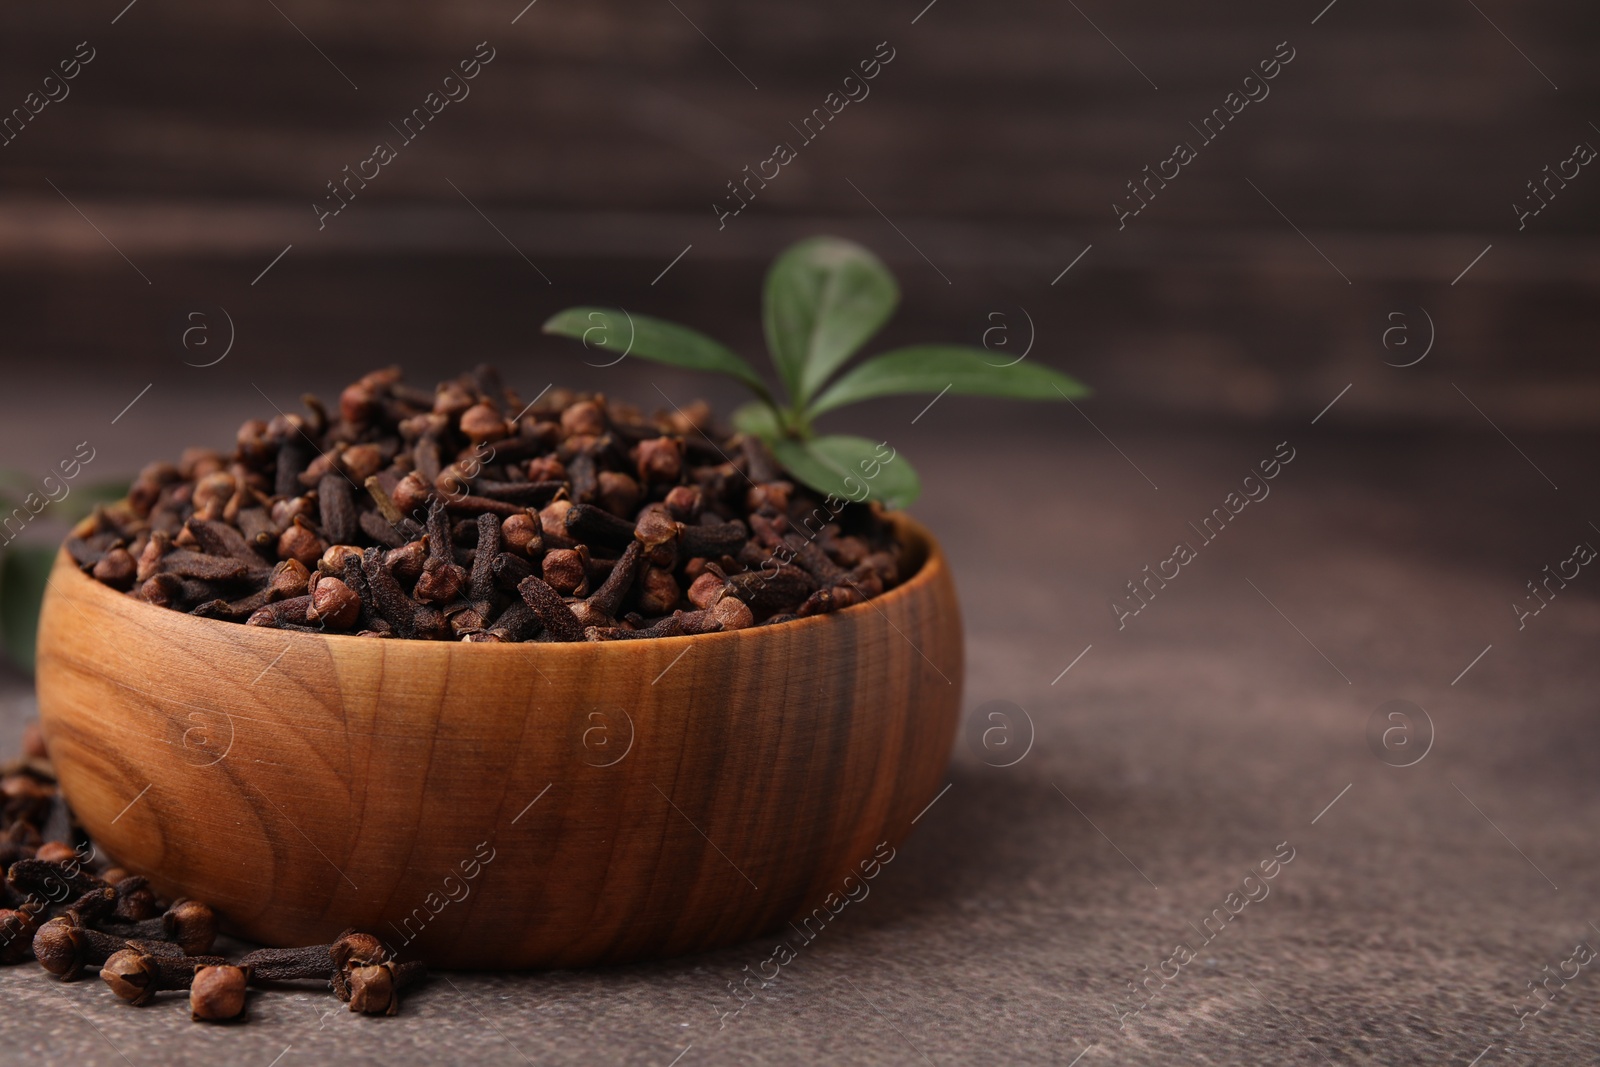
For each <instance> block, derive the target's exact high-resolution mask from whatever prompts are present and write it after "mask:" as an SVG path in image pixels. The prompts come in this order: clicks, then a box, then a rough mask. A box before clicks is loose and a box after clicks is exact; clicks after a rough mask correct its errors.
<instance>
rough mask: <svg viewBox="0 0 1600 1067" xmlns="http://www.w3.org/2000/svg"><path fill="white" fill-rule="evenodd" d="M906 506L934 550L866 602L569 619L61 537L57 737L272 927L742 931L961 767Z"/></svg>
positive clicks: (99, 799) (138, 865) (590, 950)
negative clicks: (550, 635) (556, 629)
mask: <svg viewBox="0 0 1600 1067" xmlns="http://www.w3.org/2000/svg"><path fill="white" fill-rule="evenodd" d="M897 522H898V524H899V528H900V533H901V537H902V539H903V540H904V542H905V544H906V546H907V549H908V552H907V553H906V555H907V558H908V563H909V566H910V567H912V568H914V569H915V573H914V574H913V575H912V576H911V577H910V579H909V580H908V581H906V582H905V583H904V584H903V585H900V586H898V587H896V588H895V589H893V590H891V591H890V592H888V593H887V594H885V595H884V596H881V597H879V598H877V599H875V600H872V601H869V602H867V603H865V604H858V605H856V606H854V607H851V608H848V609H846V610H844V611H840V612H838V613H836V614H833V615H823V616H817V617H813V618H809V619H803V620H799V621H796V622H790V623H786V624H782V625H778V626H770V627H760V628H755V629H749V630H740V631H735V632H730V633H720V634H709V635H705V636H700V637H676V638H664V639H660V640H653V641H626V642H605V643H579V644H521V645H492V644H465V643H456V642H433V641H400V640H378V639H375V638H363V637H353V636H347V635H329V636H324V635H322V634H309V633H299V632H288V631H282V630H269V629H261V628H257V627H251V626H242V625H239V624H237V623H229V622H221V621H216V620H210V619H199V618H195V617H193V616H189V615H185V614H182V613H179V612H175V611H171V610H168V609H165V608H157V607H153V606H151V605H149V604H145V603H141V602H138V601H134V600H132V599H130V598H128V597H126V596H124V595H122V594H120V593H118V592H116V591H115V590H112V589H110V588H108V587H106V586H104V585H101V584H100V583H98V582H96V581H95V580H93V579H92V578H90V577H88V576H86V575H84V574H83V573H82V572H80V571H79V570H78V569H77V567H75V566H74V565H73V563H72V561H71V560H70V559H69V558H68V557H67V556H66V554H65V553H64V552H63V553H62V555H61V556H60V558H59V559H58V560H57V561H56V566H55V570H54V573H53V574H52V576H51V582H50V587H49V591H48V594H47V596H46V598H45V603H44V611H43V616H42V618H41V620H40V628H39V653H38V686H39V710H40V714H41V718H42V721H43V728H44V734H45V740H46V744H47V746H48V748H49V752H50V757H51V759H52V760H53V761H54V762H55V766H56V770H57V772H58V773H59V775H60V778H61V784H62V787H63V789H64V790H65V792H66V795H67V797H68V799H69V800H70V802H71V804H72V808H73V810H74V811H75V812H76V813H77V815H78V818H79V819H80V820H81V821H82V823H83V825H84V827H85V828H86V829H87V830H88V831H89V833H90V834H91V835H93V837H94V839H95V841H96V842H97V843H98V844H99V846H100V847H101V848H103V849H104V850H105V851H106V852H107V853H109V854H110V855H111V856H113V857H115V858H116V860H117V861H118V862H119V863H120V864H121V865H123V866H124V867H126V868H127V869H128V870H130V871H133V872H136V873H138V874H143V875H147V876H148V877H149V878H150V880H151V882H152V883H153V884H154V885H155V886H156V888H157V889H158V890H159V891H160V892H161V893H162V894H165V895H168V896H174V897H176V896H191V897H194V898H196V899H199V900H204V901H206V902H208V903H210V904H211V905H212V906H213V907H215V908H217V909H218V911H219V912H220V913H221V914H222V916H223V918H224V924H225V928H226V929H229V930H231V931H232V932H234V933H236V934H238V935H240V936H243V937H245V938H249V939H251V940H255V941H260V942H265V943H267V944H273V945H290V944H296V945H298V944H314V943H321V942H326V941H328V940H330V938H331V937H333V936H335V935H337V934H338V933H339V931H340V930H342V929H344V928H345V927H347V926H356V927H358V928H360V929H362V930H368V931H371V932H372V933H375V934H377V935H378V936H380V937H382V938H384V939H385V940H387V941H388V942H389V944H390V945H391V947H393V948H395V949H396V950H398V951H400V952H402V953H404V954H407V955H411V954H416V955H420V956H421V957H422V958H424V959H427V960H428V961H429V962H431V963H434V964H436V965H438V966H441V967H507V968H509V967H571V966H578V965H585V964H598V963H618V962H623V961H628V960H639V959H646V958H651V957H659V956H671V955H678V954H681V953H689V952H698V951H702V950H705V949H709V948H712V947H715V946H718V945H725V944H729V943H732V942H737V941H741V940H744V939H747V938H750V937H753V936H755V935H757V934H760V933H763V932H766V931H769V930H773V929H776V928H779V927H782V926H784V924H785V923H787V922H788V921H789V920H791V919H792V918H794V917H796V916H797V915H798V914H800V913H801V912H807V911H810V910H811V909H812V908H814V907H815V906H817V905H818V904H820V903H822V902H823V901H824V900H825V899H826V898H827V896H828V894H830V893H833V894H838V895H839V896H840V897H843V896H844V894H845V892H846V889H847V888H850V887H853V886H855V885H856V884H857V883H856V882H855V881H852V882H851V883H850V884H849V886H846V885H845V883H844V880H845V878H846V877H847V876H848V875H851V874H852V873H854V874H856V876H857V878H859V877H860V868H861V865H862V864H863V863H864V862H868V861H872V860H873V858H874V853H875V850H878V847H879V845H880V843H881V842H888V843H889V846H893V845H895V844H898V843H899V842H900V841H901V840H902V839H903V838H904V837H905V836H906V835H907V834H908V833H909V832H910V830H911V824H912V821H913V820H914V819H915V818H916V817H917V816H918V815H919V814H920V813H921V811H922V810H923V808H924V806H925V805H927V804H928V803H929V802H930V801H931V800H932V799H933V798H934V796H935V791H936V790H937V789H938V788H939V784H940V781H941V780H942V778H943V775H944V770H945V765H946V762H947V760H948V759H949V755H950V747H951V744H952V742H953V740H954V736H955V730H956V724H957V719H958V715H959V704H960V698H961V683H962V637H961V621H960V615H959V608H958V606H957V603H956V594H955V587H954V583H953V582H952V581H951V578H950V573H949V570H948V569H947V567H946V564H945V560H944V557H943V555H942V554H941V553H940V550H939V547H938V545H937V543H936V542H935V541H934V540H933V538H932V537H931V536H930V535H929V534H928V533H927V531H925V530H924V529H922V527H920V526H919V525H917V524H916V523H914V522H911V521H910V520H908V519H905V518H898V519H897ZM889 854H891V853H890V852H889V850H888V849H887V848H885V849H882V850H881V851H880V853H879V855H878V856H877V859H878V860H880V861H881V860H882V859H883V857H884V856H885V855H889ZM873 873H875V874H876V873H877V870H876V869H873Z"/></svg>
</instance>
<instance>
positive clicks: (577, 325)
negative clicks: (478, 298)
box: [544, 307, 770, 399]
mask: <svg viewBox="0 0 1600 1067" xmlns="http://www.w3.org/2000/svg"><path fill="white" fill-rule="evenodd" d="M544 332H545V333H553V334H557V335H559V336H562V337H571V338H573V339H575V340H578V341H582V342H583V346H584V347H585V348H589V349H594V350H598V351H604V352H614V353H616V354H617V355H618V356H638V357H639V358H640V359H648V360H652V361H654V362H656V363H667V364H670V365H672V366H674V367H688V368H689V369H690V370H708V371H715V372H717V373H718V374H726V375H729V376H731V377H734V378H737V379H739V381H741V382H743V383H744V384H745V385H748V386H749V387H750V388H751V389H754V390H755V391H756V393H757V394H758V395H760V396H762V397H765V398H768V399H770V394H769V393H768V392H767V384H766V383H765V382H763V381H762V380H761V376H760V375H759V374H757V373H756V372H755V370H754V369H753V368H752V367H751V366H750V364H748V363H746V362H745V361H744V360H742V359H740V358H739V357H738V356H736V355H734V354H733V353H732V352H731V351H729V350H728V349H727V348H726V347H724V346H723V345H721V344H719V343H718V342H716V341H713V340H712V339H711V338H709V337H707V336H706V335H705V334H703V333H700V332H698V331H696V330H691V329H689V328H688V327H687V326H679V325H677V324H676V323H672V322H667V321H666V320H664V319H656V318H651V317H650V316H649V315H635V314H633V313H631V312H629V311H625V310H621V309H618V308H598V307H575V308H567V309H566V310H565V311H560V312H557V313H556V314H554V315H552V316H551V317H550V319H549V321H547V322H546V323H545V324H544Z"/></svg>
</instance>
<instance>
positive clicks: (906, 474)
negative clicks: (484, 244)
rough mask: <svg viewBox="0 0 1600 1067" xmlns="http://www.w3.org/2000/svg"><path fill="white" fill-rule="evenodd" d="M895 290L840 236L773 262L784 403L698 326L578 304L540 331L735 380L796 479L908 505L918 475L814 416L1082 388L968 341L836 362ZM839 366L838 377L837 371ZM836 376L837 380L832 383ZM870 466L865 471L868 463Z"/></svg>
mask: <svg viewBox="0 0 1600 1067" xmlns="http://www.w3.org/2000/svg"><path fill="white" fill-rule="evenodd" d="M899 302H900V288H899V286H897V285H896V284H895V280H894V276H893V275H892V274H890V273H889V270H888V268H886V267H885V266H884V265H883V263H882V262H881V261H879V259H878V257H877V256H874V255H873V254H872V253H871V252H869V251H867V250H866V249H865V248H863V247H861V246H860V245H858V244H855V243H854V242H852V241H846V240H844V239H843V238H839V237H810V238H807V239H806V240H803V241H801V242H799V243H798V244H795V245H792V246H791V247H790V248H788V249H787V250H786V251H785V252H784V253H783V254H782V255H780V256H779V257H778V258H777V259H776V260H775V261H774V262H773V264H772V267H771V269H769V270H768V272H767V280H766V285H765V287H764V288H763V290H762V298H761V321H762V326H763V329H764V331H765V334H766V339H767V350H768V354H769V355H770V356H771V358H772V363H773V366H774V367H775V368H776V369H777V372H778V378H779V380H780V381H781V382H782V384H783V390H784V394H785V395H786V397H787V401H780V400H779V399H777V398H776V396H775V394H774V392H773V390H771V389H769V388H768V386H767V383H766V382H765V381H764V380H763V379H762V377H761V375H760V374H758V373H757V372H756V370H755V368H754V367H752V366H751V365H750V364H749V363H748V362H746V361H745V360H744V359H742V358H740V357H739V356H738V355H737V354H735V353H734V352H733V351H732V350H731V349H729V348H727V347H726V346H724V345H722V344H720V343H719V342H717V341H714V340H712V339H711V338H709V337H707V336H706V335H704V334H702V333H699V332H698V331H696V330H691V329H689V328H688V327H685V326H678V325H675V324H673V323H670V322H665V321H663V320H661V319H656V318H651V317H649V316H645V315H634V314H632V313H630V312H627V311H622V310H619V309H616V308H601V307H575V308H568V309H567V310H565V311H562V312H559V313H558V314H556V315H554V316H552V317H551V318H550V320H549V321H548V322H546V323H545V324H544V332H545V333H549V334H557V335H559V336H562V337H571V338H573V339H575V340H579V341H582V342H583V343H584V344H585V345H586V346H587V347H589V348H592V349H597V350H600V351H605V352H611V353H615V354H617V355H632V356H637V357H639V358H640V359H648V360H652V361H654V362H657V363H666V364H670V365H672V366H675V367H687V368H689V369H691V370H704V371H713V372H715V373H718V374H725V375H727V376H728V377H731V378H734V379H736V380H737V381H739V382H740V383H741V384H743V385H744V386H746V387H747V388H749V389H750V390H751V391H752V392H754V393H755V394H756V397H757V398H758V399H756V400H754V401H752V402H751V403H748V404H745V405H744V406H743V407H740V408H739V409H738V410H737V411H735V412H734V413H733V425H734V427H735V428H736V429H738V430H739V431H740V432H741V433H747V434H751V435H754V436H756V437H759V438H760V439H761V440H763V441H764V442H766V444H767V445H768V447H770V448H771V449H772V452H773V455H774V456H775V457H776V458H777V460H778V462H780V463H782V464H783V466H784V468H785V469H786V470H787V471H788V472H789V474H790V475H792V476H793V477H794V478H795V479H796V480H797V481H800V482H802V483H804V484H805V485H808V486H810V487H811V488H813V489H815V490H817V491H819V492H824V493H833V494H836V495H839V496H844V497H848V498H850V499H859V497H858V496H857V495H856V493H854V492H852V489H854V490H856V491H859V490H860V488H861V486H862V485H863V479H866V480H867V481H870V482H871V485H872V492H873V493H875V494H876V495H877V497H878V499H880V500H882V501H883V502H884V503H885V504H886V505H888V506H889V507H905V506H907V505H909V504H911V503H912V502H914V501H915V500H916V498H917V495H918V493H920V492H921V482H920V480H919V479H918V477H917V473H916V471H915V470H913V469H912V468H911V465H910V464H909V463H907V462H906V460H905V459H904V457H899V456H895V458H893V459H892V460H889V461H885V460H884V459H883V456H882V454H881V451H880V450H881V448H882V447H883V446H882V445H881V444H880V443H877V442H873V441H870V440H868V439H867V438H864V437H852V436H848V435H843V434H828V435H823V436H818V435H817V434H816V433H815V432H814V430H813V429H812V424H813V422H814V421H815V420H816V418H817V416H819V415H822V414H824V413H825V412H829V411H833V410H836V409H838V408H841V407H844V406H846V405H849V404H855V403H858V402H860V401H862V400H869V399H872V398H874V397H880V396H896V395H905V394H913V393H924V394H925V393H936V394H942V393H945V392H950V393H955V394H958V395H966V396H999V397H1010V398H1012V399H1014V400H1062V399H1067V398H1077V397H1084V396H1088V395H1089V389H1088V387H1086V386H1085V385H1083V384H1082V383H1081V382H1079V381H1077V380H1076V379H1074V378H1069V377H1068V376H1067V375H1065V374H1062V373H1060V372H1059V371H1055V370H1051V369H1050V368H1049V367H1043V366H1040V365H1038V364H1036V363H1016V364H1013V365H1010V366H1004V365H995V364H993V363H991V362H990V361H989V359H988V358H987V357H988V356H989V355H990V353H989V352H988V351H986V350H985V349H982V348H977V347H973V346H969V345H913V346H910V347H907V348H897V349H894V350H893V351H890V352H885V353H882V354H881V355H877V356H873V357H871V358H870V359H866V360H863V361H862V362H860V363H858V364H856V365H855V367H853V368H852V369H850V370H848V371H845V373H843V374H839V373H838V372H839V371H840V370H841V369H843V367H844V366H845V364H846V363H848V362H849V361H850V359H851V357H853V356H854V355H855V354H856V353H857V352H859V351H860V350H861V348H862V346H863V345H865V344H866V343H867V341H869V340H870V339H871V338H872V336H873V335H874V334H876V333H877V332H878V331H879V330H880V329H882V328H883V326H884V324H885V323H887V322H888V321H889V319H890V317H891V316H893V315H894V311H895V308H896V306H897V305H898V304H899ZM836 375H837V376H836ZM830 381H831V383H832V384H829V383H830ZM869 472H870V473H869Z"/></svg>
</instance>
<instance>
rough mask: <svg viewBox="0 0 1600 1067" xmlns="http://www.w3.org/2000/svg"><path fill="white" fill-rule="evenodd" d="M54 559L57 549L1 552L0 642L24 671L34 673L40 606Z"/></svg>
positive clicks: (26, 547) (24, 548)
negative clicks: (34, 654) (1, 641)
mask: <svg viewBox="0 0 1600 1067" xmlns="http://www.w3.org/2000/svg"><path fill="white" fill-rule="evenodd" d="M55 558H56V552H55V549H53V548H46V547H43V546H40V545H22V546H16V547H12V548H8V549H6V550H5V552H4V553H0V640H3V642H4V644H5V650H6V654H7V655H9V656H10V657H11V659H12V660H13V661H14V662H15V663H16V665H17V666H18V667H21V668H22V669H23V670H25V671H30V672H31V671H32V670H33V653H34V647H35V645H36V643H37V641H38V637H39V605H40V603H41V602H42V601H43V600H44V590H45V580H46V579H47V578H48V577H49V576H50V568H51V567H52V566H53V565H54V564H55Z"/></svg>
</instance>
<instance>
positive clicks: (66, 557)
mask: <svg viewBox="0 0 1600 1067" xmlns="http://www.w3.org/2000/svg"><path fill="white" fill-rule="evenodd" d="M885 518H887V519H888V521H889V522H890V523H892V524H893V525H894V527H895V532H896V535H897V537H898V538H899V539H900V540H901V542H902V543H903V544H904V545H906V546H907V547H910V548H912V549H914V551H915V552H917V553H919V554H920V556H921V562H920V564H919V565H918V567H917V569H916V571H915V572H914V573H913V574H912V575H911V576H910V577H909V578H907V579H906V580H904V581H903V582H901V583H900V584H899V585H896V586H895V587H894V588H893V589H890V590H889V591H888V592H885V593H881V594H879V595H878V596H875V597H871V598H869V599H867V600H865V601H863V602H862V603H860V604H852V605H851V606H849V607H847V608H844V609H843V610H841V611H832V612H826V613H823V614H820V615H812V616H809V617H806V618H800V619H791V620H789V621H788V622H785V623H779V624H778V625H776V626H749V627H745V628H744V629H742V630H722V631H719V632H717V633H709V634H681V635H678V636H676V637H654V638H650V639H648V640H645V641H515V642H491V641H462V640H459V639H458V640H451V641H424V640H417V639H415V638H395V639H392V640H386V639H384V638H376V637H361V636H359V635H357V634H349V633H326V632H324V633H306V632H304V631H300V630H280V629H277V628H274V627H255V626H246V625H245V624H244V623H242V622H230V621H228V620H226V619H207V618H203V617H201V616H198V615H191V614H189V613H188V612H186V611H173V610H172V609H171V608H163V607H158V606H156V605H154V604H150V603H147V602H145V601H141V600H133V599H131V598H130V597H129V596H128V595H127V594H126V593H121V592H118V591H117V590H115V589H113V588H111V586H109V585H106V584H105V583H103V582H101V581H98V580H97V579H95V578H94V576H93V575H90V574H86V573H85V572H84V571H83V570H82V568H80V567H79V566H78V563H77V561H76V560H74V559H73V558H72V556H71V555H70V554H69V553H68V552H67V548H66V543H65V542H64V541H63V543H62V545H61V547H60V548H59V549H57V552H56V562H55V566H54V568H53V569H52V574H51V581H50V583H49V586H48V587H47V590H46V592H47V596H46V599H47V600H48V599H49V594H50V593H56V594H57V595H63V592H62V590H60V589H58V588H57V587H56V585H55V578H56V572H60V571H68V572H70V576H69V577H67V578H66V581H68V582H71V583H74V584H75V585H78V587H79V588H83V587H84V586H87V587H90V588H91V589H92V590H93V591H92V592H90V593H88V594H87V595H89V596H91V597H94V598H99V599H102V603H103V606H105V607H106V609H107V610H112V609H111V607H110V605H112V604H115V605H116V606H117V607H125V606H127V605H135V606H136V607H137V608H138V609H145V608H148V609H150V610H151V611H156V612H160V613H161V617H164V618H166V619H168V621H169V622H171V623H173V624H175V625H178V626H182V625H185V624H191V625H195V626H197V627H199V629H200V630H201V631H206V630H212V629H213V628H220V629H215V630H214V632H216V633H217V634H218V635H219V636H221V635H224V634H227V633H231V632H234V631H236V630H245V631H247V632H248V631H252V630H253V631H257V632H259V633H260V634H264V635H265V634H270V635H273V636H274V637H275V638H276V637H282V638H286V639H288V640H289V641H290V642H291V643H293V642H296V641H300V640H301V639H305V640H308V641H315V642H329V641H331V642H333V644H332V646H331V648H333V649H338V648H346V647H348V648H350V649H352V650H354V649H355V648H369V647H371V646H372V645H373V644H374V643H375V642H381V643H382V645H383V646H384V649H385V650H387V649H390V648H418V649H422V648H432V649H437V650H439V651H438V653H436V654H444V653H447V652H448V651H449V650H450V649H453V648H457V647H466V648H471V649H481V650H483V651H482V652H481V653H480V652H471V653H467V654H468V655H502V656H503V655H521V654H525V653H524V650H531V649H535V648H537V649H540V650H541V654H546V653H548V654H551V655H557V656H580V655H605V654H606V653H604V652H597V651H596V650H597V649H604V648H624V649H633V650H635V653H636V652H637V651H638V650H639V648H640V646H641V645H647V646H652V647H654V646H658V645H659V646H661V647H662V648H676V647H677V646H678V644H679V643H680V642H685V641H694V642H698V643H700V644H706V643H709V642H714V641H715V640H717V639H722V640H724V641H735V640H740V639H745V640H749V639H753V638H754V637H755V635H757V634H764V635H770V634H773V633H792V634H795V635H796V636H798V635H799V634H800V632H801V631H802V630H803V629H804V628H807V627H811V628H815V627H817V626H830V625H838V624H839V623H840V622H843V621H851V622H854V621H857V620H860V619H862V618H864V617H865V616H866V613H867V612H869V611H876V612H877V613H879V614H880V615H884V618H885V620H888V616H887V615H886V614H885V613H884V608H886V607H889V606H891V605H893V604H895V603H898V602H899V601H901V600H905V599H908V598H910V597H912V596H916V595H919V594H920V593H921V592H922V591H923V590H924V589H926V588H927V587H928V586H930V585H932V584H933V583H934V582H936V581H938V580H940V579H941V578H942V577H944V575H945V574H946V573H947V564H946V562H945V557H944V550H943V548H942V547H941V546H940V544H939V541H938V539H937V538H935V537H934V536H933V533H932V532H931V531H930V530H928V528H927V527H926V526H924V525H922V524H921V523H920V522H918V521H917V520H916V519H913V518H912V517H911V516H909V515H907V514H906V513H905V512H903V511H892V512H889V513H888V514H887V515H886V516H885ZM76 535H77V529H76V528H75V529H74V530H73V531H72V533H71V534H69V535H68V536H69V537H71V536H76ZM69 603H70V601H69ZM180 620H181V621H180ZM835 620H838V621H835ZM890 625H893V622H892V621H890ZM346 642H355V644H353V645H346ZM291 647H292V646H291ZM553 649H560V650H561V651H557V652H551V651H550V650H553ZM618 654H624V653H618Z"/></svg>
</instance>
